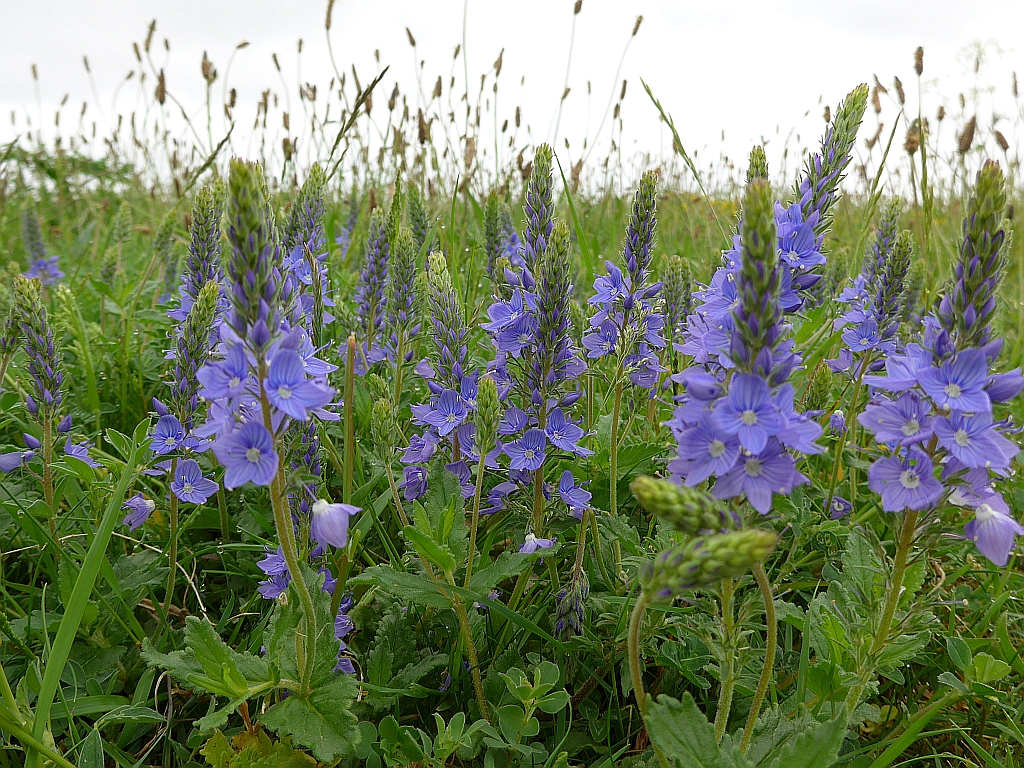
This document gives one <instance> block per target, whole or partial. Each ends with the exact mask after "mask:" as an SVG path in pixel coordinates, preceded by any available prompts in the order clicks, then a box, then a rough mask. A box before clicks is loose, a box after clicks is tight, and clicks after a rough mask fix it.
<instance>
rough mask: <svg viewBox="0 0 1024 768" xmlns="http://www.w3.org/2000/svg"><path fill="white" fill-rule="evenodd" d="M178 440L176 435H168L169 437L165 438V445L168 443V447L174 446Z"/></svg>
mask: <svg viewBox="0 0 1024 768" xmlns="http://www.w3.org/2000/svg"><path fill="white" fill-rule="evenodd" d="M177 442H178V438H176V437H175V436H174V435H168V436H167V437H165V438H164V445H166V446H167V447H168V448H173V447H174V446H175V445H176V444H177Z"/></svg>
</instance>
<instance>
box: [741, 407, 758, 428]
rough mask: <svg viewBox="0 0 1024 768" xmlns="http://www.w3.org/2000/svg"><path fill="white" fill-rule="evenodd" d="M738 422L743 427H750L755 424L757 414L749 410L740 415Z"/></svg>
mask: <svg viewBox="0 0 1024 768" xmlns="http://www.w3.org/2000/svg"><path fill="white" fill-rule="evenodd" d="M740 421H741V422H742V423H743V426H745V427H752V426H754V425H755V424H757V414H756V413H755V412H754V411H752V410H750V409H749V408H748V409H747V410H745V411H744V412H743V413H741V414H740Z"/></svg>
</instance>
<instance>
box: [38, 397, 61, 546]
mask: <svg viewBox="0 0 1024 768" xmlns="http://www.w3.org/2000/svg"><path fill="white" fill-rule="evenodd" d="M40 426H41V427H42V428H43V498H44V499H45V500H46V506H47V507H49V508H50V535H51V536H54V537H56V536H57V510H56V509H54V508H53V466H52V464H53V417H52V416H50V415H47V416H46V418H45V419H43V421H42V423H41V424H40ZM57 556H58V557H59V556H60V552H59V551H58V552H57Z"/></svg>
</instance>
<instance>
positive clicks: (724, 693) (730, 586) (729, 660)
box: [715, 579, 736, 744]
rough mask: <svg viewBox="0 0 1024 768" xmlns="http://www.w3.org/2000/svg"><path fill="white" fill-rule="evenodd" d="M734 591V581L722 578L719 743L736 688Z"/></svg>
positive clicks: (717, 733)
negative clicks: (722, 652) (722, 640)
mask: <svg viewBox="0 0 1024 768" xmlns="http://www.w3.org/2000/svg"><path fill="white" fill-rule="evenodd" d="M735 591H736V582H735V581H733V580H732V579H723V580H722V628H723V629H724V640H725V642H724V643H723V646H724V650H725V658H724V659H723V660H722V663H721V670H722V673H721V682H722V687H721V690H720V691H719V693H718V709H717V710H716V712H715V740H716V741H717V742H718V743H719V744H721V743H722V737H723V736H725V729H726V726H727V725H728V724H729V712H730V711H731V710H732V694H733V691H734V690H735V688H736V670H735V666H736V637H735V630H736V621H735V617H734V616H733V608H732V598H733V593H734V592H735Z"/></svg>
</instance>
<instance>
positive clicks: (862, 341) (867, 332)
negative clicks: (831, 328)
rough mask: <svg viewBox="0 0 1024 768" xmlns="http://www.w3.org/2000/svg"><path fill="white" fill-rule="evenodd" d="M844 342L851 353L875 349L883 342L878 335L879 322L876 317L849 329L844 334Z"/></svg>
mask: <svg viewBox="0 0 1024 768" xmlns="http://www.w3.org/2000/svg"><path fill="white" fill-rule="evenodd" d="M843 341H844V342H845V343H846V346H847V347H849V348H850V351H851V352H864V351H866V350H868V349H874V348H875V347H877V346H878V345H879V344H880V343H881V342H882V339H881V337H880V336H879V335H878V322H877V321H876V320H875V318H874V317H869V318H867V319H865V320H863V321H862V322H860V323H858V324H857V325H855V326H854V327H852V328H848V329H847V330H846V331H844V332H843Z"/></svg>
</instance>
